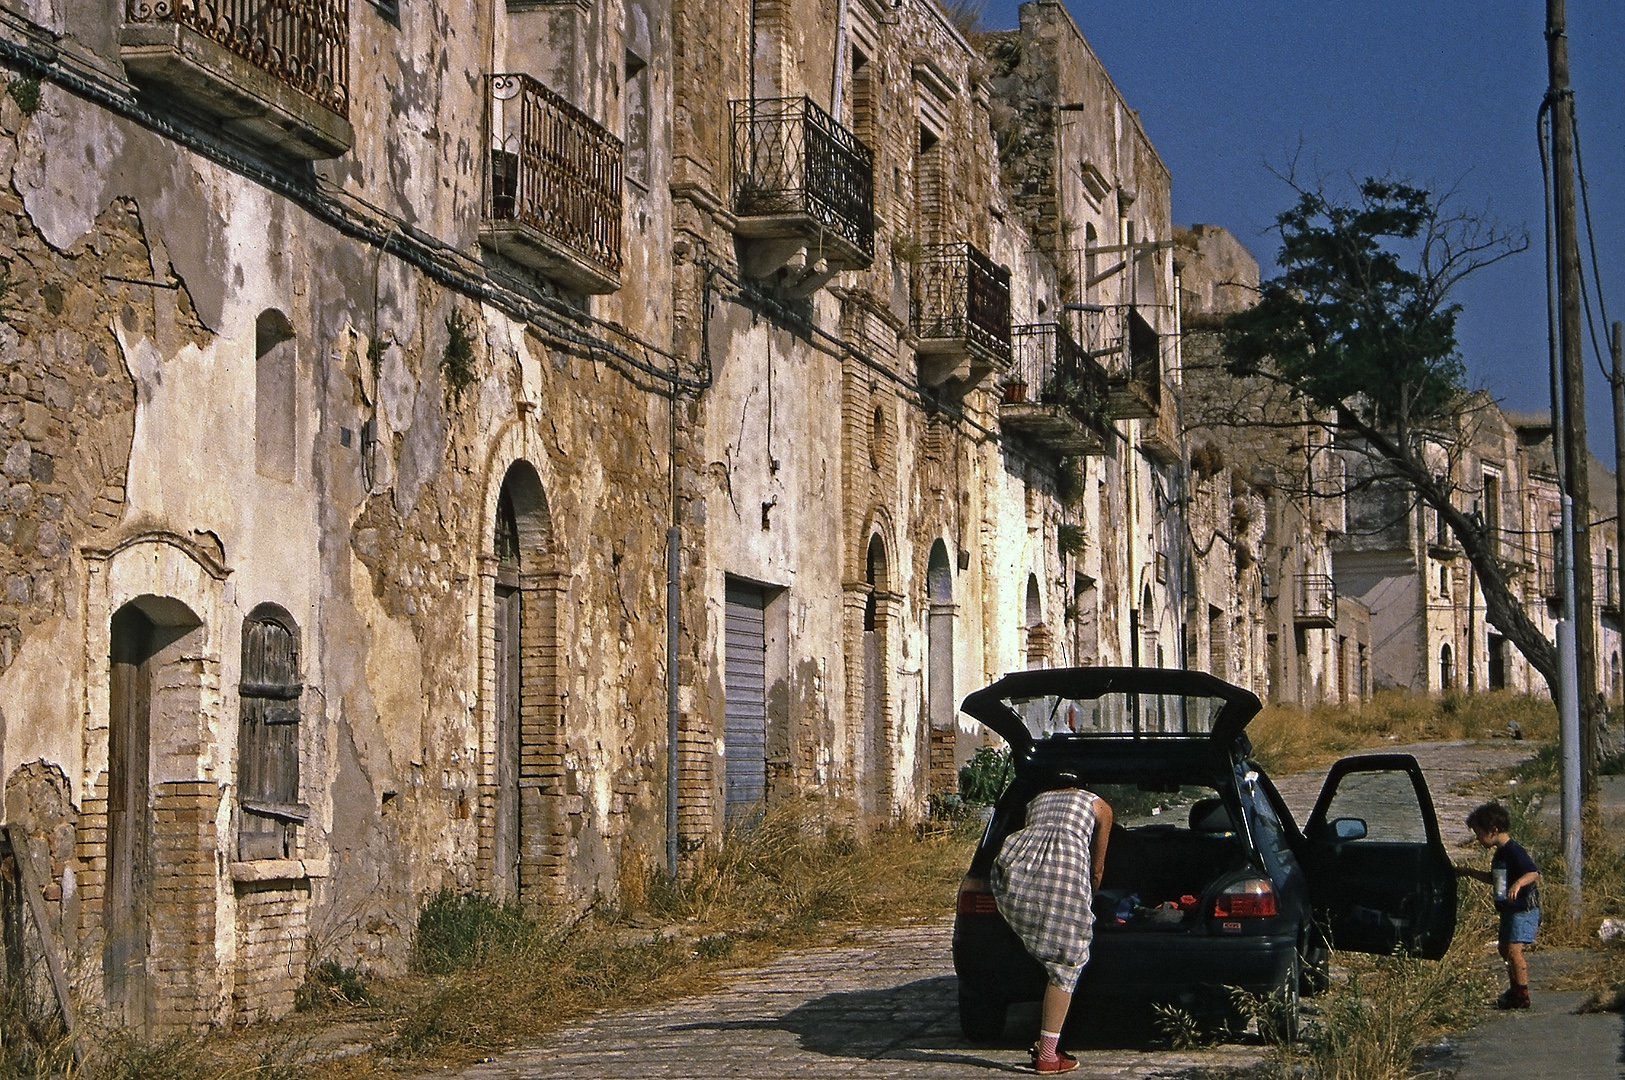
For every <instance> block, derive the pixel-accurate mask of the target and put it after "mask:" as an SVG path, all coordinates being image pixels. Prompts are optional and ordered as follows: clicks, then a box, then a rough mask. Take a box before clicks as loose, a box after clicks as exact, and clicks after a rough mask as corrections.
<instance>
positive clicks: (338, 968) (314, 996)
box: [294, 960, 372, 1012]
mask: <svg viewBox="0 0 1625 1080" xmlns="http://www.w3.org/2000/svg"><path fill="white" fill-rule="evenodd" d="M371 1002H372V991H371V990H369V989H368V988H367V983H366V980H365V979H363V978H362V977H361V974H360V973H359V972H357V971H356V970H355V968H347V967H344V966H343V965H341V964H339V963H338V962H337V961H334V960H324V961H322V962H321V963H320V964H317V965H316V966H315V967H313V968H311V969H310V970H309V971H308V972H306V973H305V982H304V985H302V986H301V987H299V990H298V993H296V994H295V995H294V1008H295V1009H297V1010H299V1011H300V1012H310V1011H313V1010H317V1009H328V1008H343V1007H346V1006H356V1005H368V1004H371Z"/></svg>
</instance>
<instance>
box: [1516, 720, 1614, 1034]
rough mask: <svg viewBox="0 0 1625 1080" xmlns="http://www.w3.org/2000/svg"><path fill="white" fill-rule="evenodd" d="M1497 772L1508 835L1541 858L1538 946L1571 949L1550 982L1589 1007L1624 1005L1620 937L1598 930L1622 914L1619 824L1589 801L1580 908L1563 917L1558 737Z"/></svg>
mask: <svg viewBox="0 0 1625 1080" xmlns="http://www.w3.org/2000/svg"><path fill="white" fill-rule="evenodd" d="M1500 779H1501V781H1502V783H1501V785H1500V788H1501V789H1500V791H1499V792H1498V793H1497V798H1498V799H1499V800H1500V802H1501V803H1502V804H1503V805H1505V806H1506V807H1507V810H1508V811H1509V812H1510V814H1511V817H1512V830H1511V831H1512V835H1513V836H1514V837H1515V838H1517V840H1518V841H1519V842H1520V843H1521V844H1523V845H1524V847H1526V848H1527V849H1528V850H1529V852H1530V854H1531V855H1533V856H1534V858H1535V861H1536V862H1537V863H1538V864H1539V865H1540V874H1541V881H1540V903H1541V910H1542V917H1541V925H1540V933H1539V935H1538V936H1537V938H1536V943H1537V947H1540V948H1548V949H1551V948H1560V949H1572V950H1576V952H1575V954H1574V956H1573V957H1572V958H1566V959H1567V960H1568V962H1567V963H1566V964H1565V966H1564V969H1563V970H1562V972H1561V973H1560V974H1559V975H1558V976H1557V977H1556V979H1555V980H1554V981H1553V983H1552V988H1553V989H1561V990H1584V991H1587V992H1588V993H1590V994H1591V996H1592V1001H1593V1004H1594V1007H1598V1008H1610V1009H1614V1010H1620V1009H1625V942H1620V941H1616V942H1613V943H1611V944H1604V943H1603V942H1602V941H1600V940H1599V939H1598V936H1597V930H1598V928H1599V927H1600V926H1601V924H1602V921H1603V920H1604V919H1607V918H1615V919H1617V918H1621V917H1625V836H1622V835H1621V832H1620V830H1619V828H1618V827H1617V824H1615V825H1614V826H1613V827H1607V826H1605V823H1604V821H1603V820H1602V818H1601V817H1600V814H1599V812H1598V810H1597V808H1596V807H1594V806H1593V807H1590V808H1588V810H1587V813H1586V816H1585V818H1584V821H1583V829H1582V831H1581V852H1582V856H1583V859H1584V868H1583V873H1582V879H1581V898H1582V901H1581V905H1580V912H1581V914H1580V920H1579V921H1578V922H1575V921H1573V920H1572V919H1569V918H1567V917H1566V913H1567V912H1568V909H1569V888H1568V884H1567V873H1566V869H1565V866H1564V863H1563V858H1562V852H1563V844H1562V831H1561V826H1560V821H1559V816H1558V814H1557V812H1556V807H1557V806H1558V801H1559V799H1560V798H1561V789H1560V783H1559V779H1558V755H1557V746H1556V744H1555V742H1554V743H1549V744H1548V745H1546V746H1544V747H1542V748H1541V751H1540V752H1539V753H1538V754H1536V755H1535V756H1534V757H1533V758H1531V759H1530V760H1529V761H1527V762H1525V763H1524V764H1522V765H1520V766H1519V767H1518V768H1516V769H1514V770H1511V771H1510V773H1508V774H1507V775H1506V776H1503V777H1501V778H1500Z"/></svg>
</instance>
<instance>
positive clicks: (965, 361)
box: [910, 243, 1010, 389]
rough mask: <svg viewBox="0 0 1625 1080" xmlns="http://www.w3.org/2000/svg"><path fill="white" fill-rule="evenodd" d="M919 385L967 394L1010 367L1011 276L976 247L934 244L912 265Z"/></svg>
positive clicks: (964, 244)
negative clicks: (956, 386) (947, 385)
mask: <svg viewBox="0 0 1625 1080" xmlns="http://www.w3.org/2000/svg"><path fill="white" fill-rule="evenodd" d="M913 284H914V300H913V310H912V312H911V317H910V322H911V329H912V330H913V332H914V337H915V339H916V344H915V346H914V351H915V353H916V354H917V355H918V357H919V362H920V382H922V383H924V384H925V385H927V386H938V385H940V384H942V383H944V382H947V381H948V380H949V379H955V380H957V381H958V382H959V383H960V385H961V386H963V387H965V388H966V389H969V388H970V387H972V386H976V385H977V384H979V383H980V382H981V381H982V380H983V379H985V378H986V377H987V376H988V375H989V374H990V373H991V372H994V371H1003V370H1005V369H1006V368H1008V367H1009V366H1010V271H1009V270H1007V269H1005V268H1004V267H1002V266H997V265H995V264H994V262H993V260H992V259H990V258H988V257H987V256H986V255H984V254H982V253H981V252H980V251H979V250H977V248H976V246H975V245H974V244H970V243H960V244H933V245H931V246H929V247H927V248H926V249H925V250H924V251H922V252H921V253H920V257H919V259H918V260H917V261H916V262H915V264H914V282H913Z"/></svg>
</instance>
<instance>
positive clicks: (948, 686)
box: [925, 540, 959, 795]
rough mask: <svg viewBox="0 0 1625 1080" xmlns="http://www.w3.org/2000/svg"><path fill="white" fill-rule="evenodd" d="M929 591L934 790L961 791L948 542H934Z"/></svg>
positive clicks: (928, 691)
mask: <svg viewBox="0 0 1625 1080" xmlns="http://www.w3.org/2000/svg"><path fill="white" fill-rule="evenodd" d="M925 581H926V593H927V597H928V600H929V612H928V614H927V616H926V620H927V621H926V686H925V690H926V709H927V715H928V716H929V717H930V721H931V791H932V792H933V793H935V794H939V795H942V794H948V793H950V792H953V791H956V790H958V787H959V776H958V762H957V761H956V760H955V754H956V750H957V747H956V744H955V738H954V734H955V732H956V730H957V728H958V724H957V723H956V720H955V715H956V712H957V709H956V704H955V702H954V611H955V608H954V576H953V569H952V564H951V563H950V562H949V560H948V545H946V544H944V543H943V542H942V541H941V540H938V541H937V542H936V543H935V544H933V545H931V560H930V562H929V563H928V564H927V567H926V573H925Z"/></svg>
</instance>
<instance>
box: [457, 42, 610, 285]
mask: <svg viewBox="0 0 1625 1080" xmlns="http://www.w3.org/2000/svg"><path fill="white" fill-rule="evenodd" d="M489 83H490V87H489V89H490V95H489V97H488V99H487V109H488V110H489V112H488V115H487V117H486V124H487V129H488V130H489V131H490V132H491V149H490V154H489V161H488V164H487V168H488V174H487V177H486V179H487V183H486V204H485V218H484V221H483V223H482V224H481V226H480V243H481V244H483V245H485V246H486V247H488V248H490V249H491V250H493V251H497V252H499V253H501V254H502V255H504V256H506V257H507V258H510V259H512V260H513V261H514V262H517V263H521V264H523V265H525V266H529V267H531V268H532V269H534V270H537V271H539V272H540V273H541V274H543V275H544V276H546V277H549V278H552V279H553V280H554V281H557V282H558V283H559V284H561V285H563V286H564V287H565V288H567V289H571V290H573V291H575V292H578V293H611V292H614V291H615V290H616V289H619V288H620V287H621V164H622V154H621V140H619V139H617V138H616V137H615V136H613V135H611V134H610V133H609V132H608V131H605V130H604V129H603V128H602V127H600V126H599V125H597V124H596V123H594V122H593V121H592V119H591V118H589V117H588V116H587V114H586V113H584V112H582V111H581V110H580V109H578V108H576V107H575V106H574V105H571V104H570V103H569V102H568V101H565V100H564V99H563V98H562V97H560V96H559V95H558V94H555V93H554V92H553V91H551V90H549V89H548V88H547V87H545V86H543V85H542V84H541V83H539V82H537V81H536V80H535V79H533V78H531V77H530V76H529V75H521V74H498V75H492V76H491V77H490V80H489Z"/></svg>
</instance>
